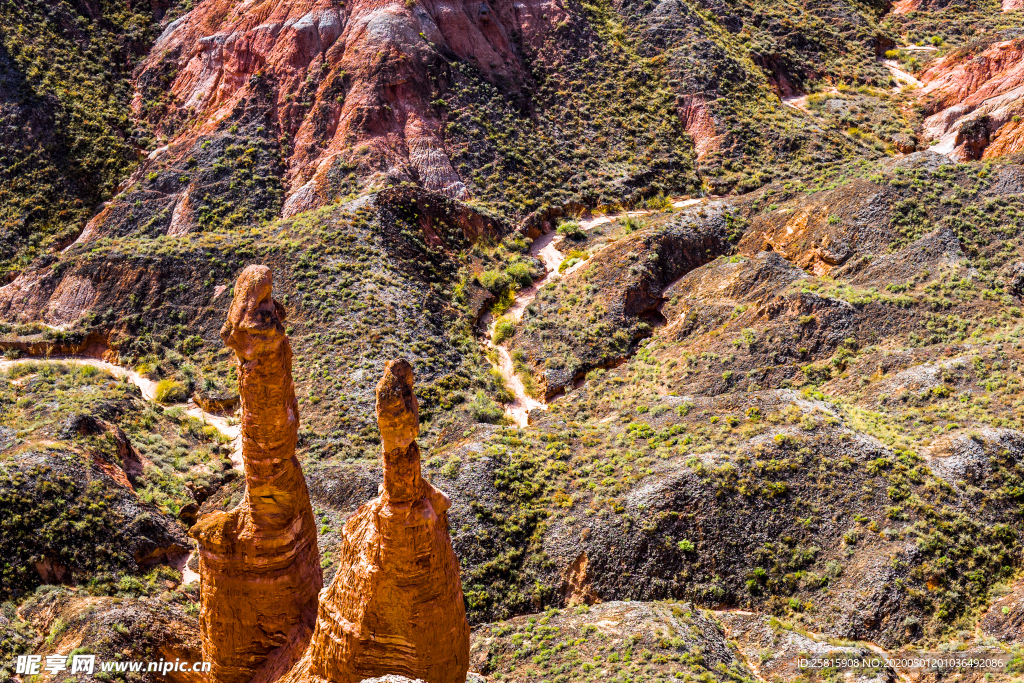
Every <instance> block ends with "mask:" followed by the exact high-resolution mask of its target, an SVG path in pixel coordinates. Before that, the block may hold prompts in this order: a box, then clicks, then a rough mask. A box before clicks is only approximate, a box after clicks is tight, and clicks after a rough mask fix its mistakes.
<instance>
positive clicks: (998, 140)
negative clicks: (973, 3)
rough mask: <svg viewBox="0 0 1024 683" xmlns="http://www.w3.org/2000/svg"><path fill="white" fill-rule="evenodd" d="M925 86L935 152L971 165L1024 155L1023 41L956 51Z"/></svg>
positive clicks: (936, 65) (942, 60)
mask: <svg viewBox="0 0 1024 683" xmlns="http://www.w3.org/2000/svg"><path fill="white" fill-rule="evenodd" d="M921 81H922V82H923V83H924V88H923V89H922V96H923V99H924V102H925V106H926V108H927V110H928V111H931V112H933V113H932V114H931V115H930V116H929V117H928V118H927V119H926V120H925V123H924V128H925V133H926V135H927V136H928V137H930V138H932V139H933V140H937V141H938V142H937V144H935V145H933V146H932V150H933V151H936V152H941V153H944V154H950V155H951V156H952V157H953V158H955V159H957V160H960V161H970V160H974V159H990V158H994V157H998V156H1003V155H1006V154H1011V153H1013V152H1019V151H1022V150H1024V125H1022V124H1021V118H1022V116H1024V39H1021V38H1018V39H1014V40H1003V41H998V42H994V43H991V44H989V45H983V46H977V47H967V48H964V49H961V50H957V51H955V52H952V53H950V54H949V55H946V56H945V57H941V58H939V59H938V60H936V61H935V63H934V64H933V65H932V66H931V67H929V68H928V69H927V70H926V71H925V72H924V73H923V74H922V75H921Z"/></svg>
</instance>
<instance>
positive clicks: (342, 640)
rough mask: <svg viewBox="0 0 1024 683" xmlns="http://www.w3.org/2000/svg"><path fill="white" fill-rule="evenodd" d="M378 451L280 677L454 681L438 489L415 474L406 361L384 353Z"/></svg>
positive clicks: (460, 663)
mask: <svg viewBox="0 0 1024 683" xmlns="http://www.w3.org/2000/svg"><path fill="white" fill-rule="evenodd" d="M377 425H378V427H379V428H380V433H381V440H382V442H383V454H384V483H383V485H382V486H381V487H380V489H379V492H380V495H379V496H378V497H377V498H375V499H374V500H372V501H370V502H369V503H367V504H365V505H363V506H362V507H361V508H359V510H357V511H356V513H355V514H354V515H352V517H351V518H350V519H349V521H348V522H347V523H346V524H345V528H344V539H343V541H342V544H341V548H340V549H339V552H338V555H339V560H340V563H339V565H340V566H339V569H338V574H337V576H336V577H335V579H334V582H333V583H332V584H331V587H330V588H328V589H327V590H326V591H325V592H324V596H323V599H322V600H321V601H320V610H319V616H318V617H317V622H316V631H315V632H314V633H313V637H312V639H311V641H310V644H309V648H308V649H307V650H306V652H305V654H304V656H303V658H302V659H301V660H300V661H299V663H298V664H296V666H295V668H294V669H293V670H292V671H291V672H289V673H288V674H287V675H286V676H285V677H284V678H283V679H282V683H300V682H302V683H305V682H307V681H309V682H312V681H317V682H320V681H332V682H333V683H356V682H357V681H361V680H363V679H366V678H372V677H375V676H382V675H386V674H400V675H403V676H409V677H410V678H421V679H423V680H425V681H428V683H456V682H458V683H462V682H463V681H465V680H466V672H467V671H468V669H469V626H468V624H467V623H466V612H465V606H464V604H463V597H462V586H461V583H460V580H459V563H458V560H457V559H456V557H455V553H454V551H453V550H452V544H451V538H450V537H449V535H448V513H447V510H448V507H449V505H450V502H449V500H448V498H447V497H446V496H445V495H444V494H443V493H441V492H440V491H438V490H436V489H435V488H434V487H433V486H431V485H430V484H429V483H428V482H427V481H425V480H424V479H423V477H421V476H420V451H419V447H418V446H417V445H416V436H417V435H418V433H419V406H418V405H417V403H416V397H415V395H413V373H412V367H411V366H410V365H409V363H407V362H406V361H404V360H397V361H391V362H390V363H388V365H387V367H386V368H385V370H384V377H383V378H382V379H381V381H380V382H379V383H378V384H377Z"/></svg>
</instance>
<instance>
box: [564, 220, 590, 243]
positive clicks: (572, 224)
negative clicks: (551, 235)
mask: <svg viewBox="0 0 1024 683" xmlns="http://www.w3.org/2000/svg"><path fill="white" fill-rule="evenodd" d="M558 234H559V235H563V236H564V237H567V238H569V239H571V240H582V239H584V238H586V236H587V233H586V231H584V230H583V228H581V227H580V224H579V222H578V221H565V222H562V223H559V224H558Z"/></svg>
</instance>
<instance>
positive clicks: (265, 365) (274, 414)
mask: <svg viewBox="0 0 1024 683" xmlns="http://www.w3.org/2000/svg"><path fill="white" fill-rule="evenodd" d="M284 315H285V313H284V308H283V307H282V306H281V304H279V303H278V302H277V301H275V300H274V298H273V276H272V274H271V272H270V269H269V268H267V267H266V266H249V267H248V268H246V269H245V270H244V271H242V274H241V275H240V276H239V277H238V281H237V282H236V283H235V297H234V300H233V301H232V302H231V308H230V309H229V311H228V319H227V322H226V323H225V324H224V327H223V328H221V331H220V334H221V337H222V338H223V339H224V343H225V344H227V345H228V346H229V347H230V348H231V349H233V350H234V352H235V358H236V361H237V363H238V390H239V394H240V396H241V400H242V459H243V461H244V464H245V484H246V489H245V497H244V499H243V500H242V502H241V503H239V505H238V507H236V508H235V509H233V510H231V511H230V512H214V513H212V514H209V515H206V516H204V517H203V518H201V519H200V520H199V522H198V523H197V524H196V525H195V526H194V527H193V528H192V530H191V531H190V532H189V534H190V535H191V536H192V537H193V538H195V539H196V541H197V542H198V544H199V574H200V579H201V591H202V612H201V618H200V621H201V625H202V636H203V659H204V660H206V661H209V662H211V664H212V671H211V680H215V681H217V683H247V682H248V681H249V680H250V679H252V678H253V674H254V672H255V671H256V670H257V669H258V668H259V667H261V666H262V665H263V664H264V663H265V662H266V661H267V659H268V656H270V655H271V653H272V652H273V651H274V650H278V648H282V646H287V647H286V648H282V649H287V650H289V651H301V649H302V646H303V645H304V641H305V640H306V639H308V637H309V635H310V632H311V631H312V628H313V625H314V623H315V619H316V611H317V595H318V593H319V592H320V589H321V588H322V587H323V575H322V573H321V570H320V553H319V549H318V548H317V540H316V522H315V520H314V518H313V510H312V507H311V506H310V503H309V492H308V491H307V489H306V481H305V479H304V478H303V476H302V469H301V468H300V467H299V462H298V460H297V459H296V458H295V444H296V441H297V439H298V430H299V412H298V404H297V402H296V400H295V387H294V385H293V384H292V350H291V345H290V344H289V342H288V337H287V336H286V335H285V333H284V325H283V324H282V320H283V319H284ZM280 652H281V651H280V650H279V652H278V653H277V654H275V655H274V657H275V658H276V659H277V660H278V661H277V663H276V666H277V667H278V668H279V669H280V670H285V669H287V667H288V665H289V664H290V660H288V658H287V654H285V655H281V654H280ZM282 660H283V661H282Z"/></svg>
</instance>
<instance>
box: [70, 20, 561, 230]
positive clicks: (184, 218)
mask: <svg viewBox="0 0 1024 683" xmlns="http://www.w3.org/2000/svg"><path fill="white" fill-rule="evenodd" d="M566 16H567V15H566V12H565V9H564V8H563V7H562V6H561V0H528V1H527V2H515V3H513V2H511V1H510V0H487V1H485V0H456V1H455V2H450V1H448V0H419V1H417V2H412V1H411V0H410V1H409V2H404V1H403V0H354V1H353V2H348V3H345V2H338V1H337V0H299V1H297V2H285V1H283V0H269V1H268V2H262V3H254V2H238V1H237V0H206V1H205V2H202V3H200V4H199V5H198V6H197V7H196V8H195V9H194V10H193V11H191V12H190V13H188V14H187V15H185V16H184V17H182V18H180V19H179V20H177V21H175V22H173V23H172V24H171V25H169V26H168V27H167V29H166V30H165V31H164V34H163V35H162V36H161V37H160V39H159V40H158V41H157V43H156V45H155V46H154V47H153V49H152V51H151V52H150V55H149V57H148V59H147V60H146V62H145V63H144V64H143V66H142V67H141V69H140V71H139V74H138V78H137V82H138V88H137V92H136V96H135V99H134V102H133V108H134V110H135V113H136V114H137V115H139V116H140V117H143V118H148V119H149V120H150V121H151V122H152V123H153V124H154V125H155V126H156V128H157V130H158V131H159V132H160V133H161V134H163V135H166V136H167V138H168V139H169V143H168V144H167V145H166V146H164V147H161V148H160V149H158V150H156V151H155V152H153V153H152V154H151V155H150V158H149V160H148V162H147V163H146V164H145V165H144V168H143V169H140V171H139V173H137V174H136V178H135V180H141V179H142V178H143V176H144V175H146V174H148V173H149V172H150V171H151V170H152V169H158V168H163V167H171V168H179V167H180V168H181V169H182V171H183V172H184V173H186V174H187V173H188V171H189V163H190V161H189V158H192V157H193V156H196V155H198V154H199V153H198V152H197V150H196V144H197V141H198V140H199V139H200V138H204V137H205V138H207V139H208V138H209V137H210V136H214V137H215V136H218V135H223V134H225V133H226V132H227V131H226V130H225V128H226V127H227V126H228V124H230V123H231V122H232V121H235V120H238V119H239V118H244V117H245V116H247V115H250V114H252V112H253V111H256V110H259V111H260V112H261V113H260V116H261V117H263V118H261V120H262V121H265V122H266V123H265V125H264V126H263V127H262V128H261V130H263V128H266V127H267V126H269V127H270V128H276V130H271V131H269V133H263V135H266V136H268V137H269V138H271V139H275V140H278V141H279V142H280V143H281V144H282V146H283V147H282V151H283V155H282V156H283V159H284V160H285V165H286V168H285V180H284V184H285V187H284V195H285V197H284V207H283V213H284V215H285V216H288V215H293V214H296V213H299V212H301V211H304V210H306V209H309V208H313V207H317V206H321V205H323V204H326V203H329V202H330V201H332V200H333V199H335V198H336V197H337V196H339V195H344V194H347V192H348V191H349V190H351V189H353V188H354V187H356V186H357V185H358V186H363V187H375V186H380V185H382V184H383V183H385V182H390V181H403V180H410V181H414V182H418V183H419V184H421V185H422V186H423V187H426V188H428V189H431V190H436V191H439V192H443V193H444V194H446V195H448V196H449V197H459V198H464V197H465V196H466V195H467V193H466V188H465V186H464V184H463V182H462V180H461V179H460V177H459V175H458V173H456V171H455V170H454V169H453V167H452V164H451V161H450V159H449V155H448V152H447V150H446V149H445V145H444V141H443V131H442V130H441V127H442V124H441V120H440V119H441V117H440V112H439V110H438V109H437V107H436V106H435V105H433V104H432V103H431V101H432V99H433V98H435V97H437V96H438V92H439V90H438V86H439V84H438V81H437V79H438V78H439V77H440V78H442V79H443V78H444V74H445V73H446V70H447V68H448V66H447V63H446V62H447V61H449V60H450V59H451V58H453V57H454V58H457V59H460V60H464V61H466V62H468V63H469V64H472V65H474V66H475V67H476V68H477V69H479V70H480V72H481V74H483V76H484V77H485V78H487V79H489V80H491V81H493V82H500V83H502V84H505V85H506V86H510V87H512V89H515V88H517V87H518V86H517V84H521V83H522V82H523V81H524V79H525V78H527V76H526V75H525V74H526V69H525V67H524V66H523V62H522V57H521V55H520V54H519V50H520V47H521V46H523V45H532V46H534V47H537V46H539V45H540V44H541V41H542V39H543V36H544V35H545V34H546V33H547V32H548V30H549V29H550V28H551V27H553V26H554V25H555V24H557V23H558V22H559V21H560V20H562V19H564V18H565V17H566ZM165 88H166V89H167V90H168V91H169V94H168V95H167V96H164V97H163V100H162V104H159V105H156V104H155V103H154V102H155V101H154V100H151V99H149V98H150V97H151V96H152V93H154V92H159V91H161V90H164V89H165ZM246 112H248V114H247V113H246ZM200 152H201V150H200ZM206 191H207V190H205V189H204V188H203V186H202V185H201V183H199V181H198V180H197V179H195V178H193V179H192V181H191V182H190V183H189V184H188V185H187V186H186V187H184V188H179V189H178V190H175V193H176V197H175V198H174V199H173V200H172V201H171V204H170V205H168V207H169V208H168V211H169V212H172V213H173V216H172V219H171V222H170V227H169V228H168V229H167V232H168V234H174V235H177V234H184V233H187V232H189V231H190V230H192V229H193V228H194V227H195V225H196V224H197V217H196V216H195V215H193V214H194V208H195V207H194V205H195V204H196V201H197V200H198V199H201V198H202V193H204V192H206ZM150 194H154V193H152V192H151V193H150ZM147 198H148V197H147ZM109 220H111V217H110V216H109V215H107V213H101V214H99V215H98V216H97V217H96V218H94V219H93V221H91V222H90V225H89V226H88V228H87V229H86V231H85V233H84V235H83V238H82V239H84V240H88V239H91V238H93V237H95V236H97V235H102V234H104V233H105V230H104V225H105V223H107V222H108V221H109Z"/></svg>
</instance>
